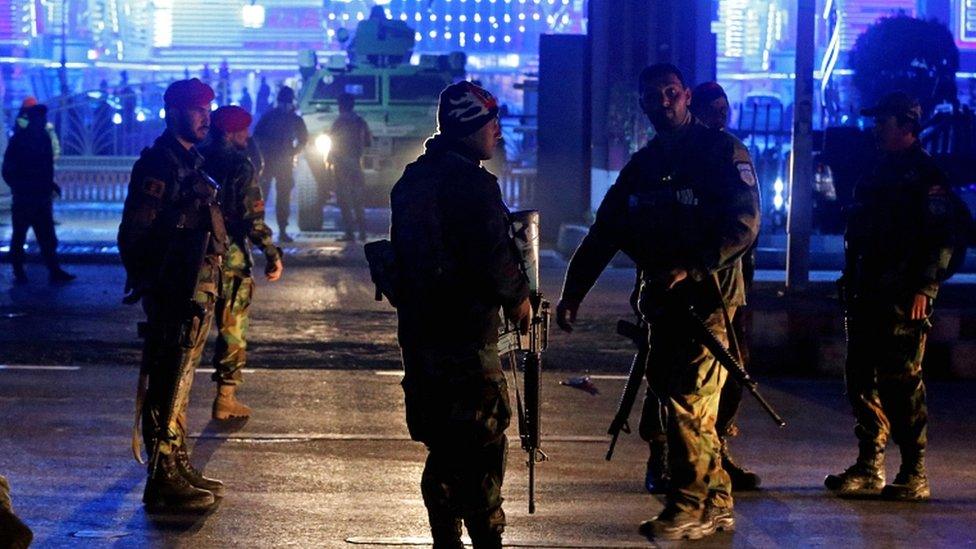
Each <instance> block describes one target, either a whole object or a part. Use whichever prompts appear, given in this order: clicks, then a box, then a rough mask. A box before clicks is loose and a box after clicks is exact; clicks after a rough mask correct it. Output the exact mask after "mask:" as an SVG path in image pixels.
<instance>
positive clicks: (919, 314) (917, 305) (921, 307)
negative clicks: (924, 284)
mask: <svg viewBox="0 0 976 549" xmlns="http://www.w3.org/2000/svg"><path fill="white" fill-rule="evenodd" d="M928 313H929V296H927V295H925V294H915V299H913V300H912V309H911V312H910V313H909V314H910V315H911V319H912V320H922V319H923V318H925V317H927V316H928Z"/></svg>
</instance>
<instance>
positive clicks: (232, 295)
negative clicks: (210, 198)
mask: <svg viewBox="0 0 976 549" xmlns="http://www.w3.org/2000/svg"><path fill="white" fill-rule="evenodd" d="M225 259H226V264H225V265H226V266H225V268H224V271H223V275H222V281H221V293H220V296H221V297H220V299H218V300H217V304H216V308H215V312H214V318H215V321H216V324H217V349H216V351H215V352H214V361H213V365H214V370H215V371H214V374H213V376H212V379H213V380H214V381H216V382H217V383H219V384H220V385H240V384H241V383H242V382H243V376H242V370H243V368H244V365H245V364H246V363H247V329H248V326H249V325H250V321H251V318H250V308H251V299H252V298H253V296H254V279H253V278H251V277H250V276H244V275H243V274H242V273H243V270H242V269H240V268H237V267H239V266H240V265H242V264H243V262H244V260H245V259H246V256H245V255H244V252H243V251H242V250H241V249H240V247H239V246H238V245H237V244H231V246H230V249H229V250H228V252H227V255H226V256H225Z"/></svg>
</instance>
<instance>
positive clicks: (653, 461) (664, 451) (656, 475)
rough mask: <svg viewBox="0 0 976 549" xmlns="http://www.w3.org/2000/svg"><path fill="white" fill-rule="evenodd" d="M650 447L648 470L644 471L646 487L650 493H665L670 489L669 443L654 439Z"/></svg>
mask: <svg viewBox="0 0 976 549" xmlns="http://www.w3.org/2000/svg"><path fill="white" fill-rule="evenodd" d="M650 449H651V452H650V455H649V456H648V457H647V472H646V473H644V488H645V489H646V490H647V493H649V494H663V493H665V492H667V491H668V444H667V443H666V442H658V441H652V442H651V443H650Z"/></svg>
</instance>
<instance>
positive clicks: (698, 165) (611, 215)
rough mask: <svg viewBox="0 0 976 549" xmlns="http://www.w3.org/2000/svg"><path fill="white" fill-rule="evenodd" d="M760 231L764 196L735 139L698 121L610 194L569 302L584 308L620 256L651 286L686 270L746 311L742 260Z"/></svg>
mask: <svg viewBox="0 0 976 549" xmlns="http://www.w3.org/2000/svg"><path fill="white" fill-rule="evenodd" d="M758 231H759V191H758V185H757V181H756V172H755V169H754V167H753V165H752V160H751V159H750V157H749V152H748V151H747V150H746V149H745V147H744V146H743V145H742V144H741V142H739V141H738V140H737V139H736V138H734V137H732V136H731V135H728V134H727V133H725V132H721V131H718V130H711V129H708V128H707V127H705V126H704V125H702V124H701V123H700V122H698V121H695V120H692V121H691V122H689V123H688V124H686V125H685V126H684V127H682V128H679V129H678V130H675V131H674V132H670V133H666V134H665V133H661V134H658V135H657V136H655V138H654V139H652V140H651V141H650V142H649V143H648V144H647V145H646V146H645V147H644V148H642V149H641V150H639V151H637V153H635V154H634V155H633V157H631V159H630V161H629V162H628V163H627V165H626V166H624V168H623V170H622V171H621V172H620V176H619V177H618V178H617V181H616V182H615V183H614V184H613V185H612V186H611V187H610V189H609V190H608V191H607V194H606V196H605V197H604V199H603V202H602V203H601V204H600V207H599V209H598V210H597V214H596V221H595V222H594V223H593V226H592V227H590V231H589V233H588V234H587V235H586V237H585V238H584V239H583V242H582V243H580V246H579V248H578V249H577V250H576V253H575V254H574V255H573V258H572V260H571V261H570V264H569V268H568V270H567V272H566V280H565V283H564V285H563V292H562V295H563V298H566V299H569V300H573V301H577V302H579V301H582V300H583V297H584V296H585V295H586V294H587V292H589V290H590V288H591V287H592V286H593V284H594V283H595V282H596V279H597V278H598V277H599V276H600V273H601V272H603V269H604V268H606V266H607V264H608V263H609V262H610V260H611V259H612V258H613V256H614V254H616V252H617V251H618V250H621V251H623V252H625V253H626V254H627V255H628V256H630V257H631V259H633V260H634V262H635V263H637V266H638V268H639V269H640V270H641V272H642V275H643V277H644V279H645V280H655V279H658V278H660V277H661V276H662V275H664V274H666V273H668V272H670V271H671V270H673V269H679V268H680V269H685V270H687V271H688V274H689V276H690V278H691V279H692V280H693V281H699V282H700V281H703V280H705V279H706V278H710V277H711V276H712V275H713V274H716V275H717V276H718V280H719V285H720V287H721V293H722V297H723V299H724V300H725V304H726V305H729V306H738V305H743V304H745V284H744V281H743V275H742V262H741V260H740V258H741V256H742V254H744V253H745V252H746V251H747V250H748V249H749V247H750V246H751V245H752V243H753V241H754V240H755V239H756V235H757V234H758Z"/></svg>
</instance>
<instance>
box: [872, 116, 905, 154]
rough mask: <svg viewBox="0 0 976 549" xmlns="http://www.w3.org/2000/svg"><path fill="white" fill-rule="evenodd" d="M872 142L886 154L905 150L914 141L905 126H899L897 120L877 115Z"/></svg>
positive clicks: (893, 117)
mask: <svg viewBox="0 0 976 549" xmlns="http://www.w3.org/2000/svg"><path fill="white" fill-rule="evenodd" d="M871 131H872V132H873V133H874V141H875V143H877V145H878V148H879V149H881V150H882V151H886V152H897V151H901V150H905V149H907V148H908V147H909V146H911V144H912V142H913V141H914V136H913V135H912V132H911V130H910V129H908V128H907V127H906V126H905V125H902V124H899V123H898V119H897V118H896V117H895V116H894V115H891V114H879V115H878V116H875V117H874V128H872V130H871Z"/></svg>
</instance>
